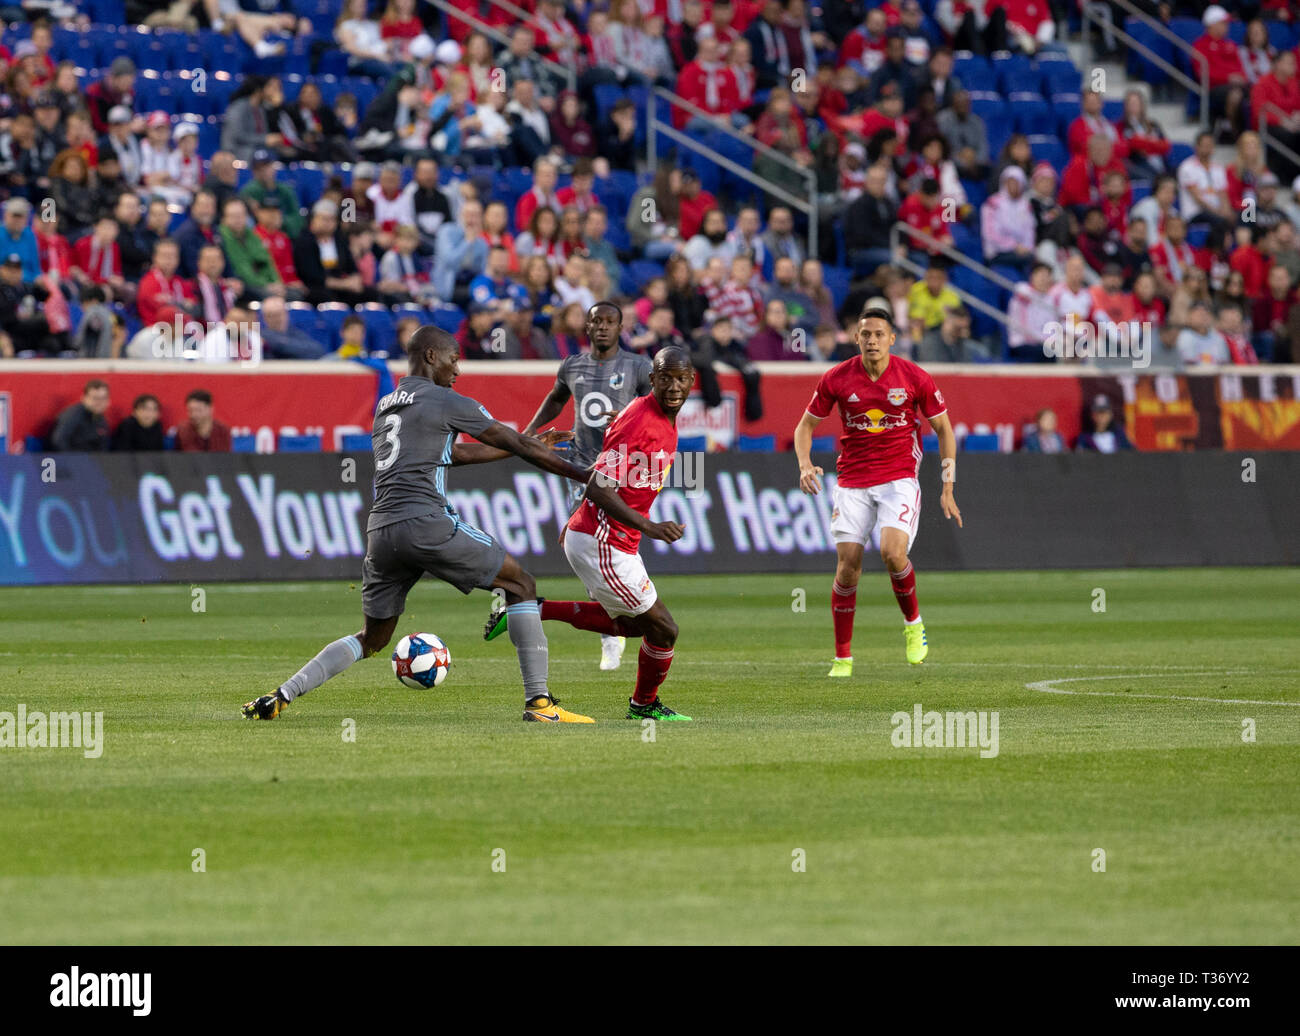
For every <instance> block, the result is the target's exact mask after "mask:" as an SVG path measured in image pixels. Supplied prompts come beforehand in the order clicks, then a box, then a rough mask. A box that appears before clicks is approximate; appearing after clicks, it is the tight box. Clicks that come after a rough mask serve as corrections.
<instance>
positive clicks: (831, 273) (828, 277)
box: [822, 264, 853, 310]
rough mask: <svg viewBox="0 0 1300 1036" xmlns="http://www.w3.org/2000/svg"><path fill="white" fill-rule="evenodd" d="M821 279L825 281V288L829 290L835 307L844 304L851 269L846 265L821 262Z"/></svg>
mask: <svg viewBox="0 0 1300 1036" xmlns="http://www.w3.org/2000/svg"><path fill="white" fill-rule="evenodd" d="M822 279H823V280H824V281H825V282H826V288H827V290H828V291H830V293H831V299H832V300H833V301H834V302H835V308H836V309H837V310H838V309H839V308H840V306H842V305H843V304H844V298H845V296H846V295H848V293H849V283H850V282H851V281H852V280H853V271H852V270H850V269H849V268H848V267H847V266H828V265H825V264H823V265H822Z"/></svg>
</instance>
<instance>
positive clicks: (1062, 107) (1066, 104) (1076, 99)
mask: <svg viewBox="0 0 1300 1036" xmlns="http://www.w3.org/2000/svg"><path fill="white" fill-rule="evenodd" d="M1081 111H1083V96H1082V95H1081V94H1077V93H1064V94H1053V95H1052V114H1053V115H1054V116H1055V117H1056V133H1057V135H1058V136H1059V137H1060V138H1061V139H1062V140H1065V139H1066V138H1067V137H1068V136H1069V135H1070V123H1072V122H1073V121H1074V120H1075V119H1077V118H1078V117H1079V113H1080V112H1081Z"/></svg>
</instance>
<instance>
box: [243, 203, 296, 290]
mask: <svg viewBox="0 0 1300 1036" xmlns="http://www.w3.org/2000/svg"><path fill="white" fill-rule="evenodd" d="M283 224H284V211H283V210H282V209H281V208H280V199H279V198H278V197H277V196H276V195H274V194H267V195H264V196H263V198H262V200H261V201H259V202H258V203H257V226H256V227H255V228H254V229H255V230H256V231H257V236H258V237H260V238H261V239H262V243H263V244H264V245H266V250H267V252H268V253H270V256H271V262H273V263H275V269H276V271H277V272H278V273H279V274H280V280H281V281H283V282H284V286H285V288H286V289H287V290H289V291H291V292H294V293H301V294H302V295H306V293H307V285H305V284H303V282H302V278H300V277H299V276H298V270H297V267H295V266H294V264H293V241H292V240H291V239H290V237H289V235H288V234H286V233H285V232H284V230H283V229H281V228H282V226H283Z"/></svg>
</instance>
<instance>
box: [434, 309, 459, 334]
mask: <svg viewBox="0 0 1300 1036" xmlns="http://www.w3.org/2000/svg"><path fill="white" fill-rule="evenodd" d="M464 322H465V311H464V310H463V309H461V308H460V307H459V306H453V305H452V304H451V303H449V302H444V303H443V304H442V305H441V306H439V307H438V308H437V309H435V310H434V311H433V323H434V324H435V325H436V326H437V327H439V328H441V329H442V330H443V331H446V332H447V334H449V335H454V334H455V333H456V332H457V331H458V330H459V329H460V325H461V324H463V323H464Z"/></svg>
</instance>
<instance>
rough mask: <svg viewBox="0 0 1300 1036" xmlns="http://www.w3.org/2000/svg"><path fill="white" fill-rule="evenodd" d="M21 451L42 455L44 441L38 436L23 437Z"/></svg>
mask: <svg viewBox="0 0 1300 1036" xmlns="http://www.w3.org/2000/svg"><path fill="white" fill-rule="evenodd" d="M23 449H24V450H26V451H27V452H28V453H44V452H45V440H44V439H42V438H41V437H40V436H39V435H24V436H23Z"/></svg>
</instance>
